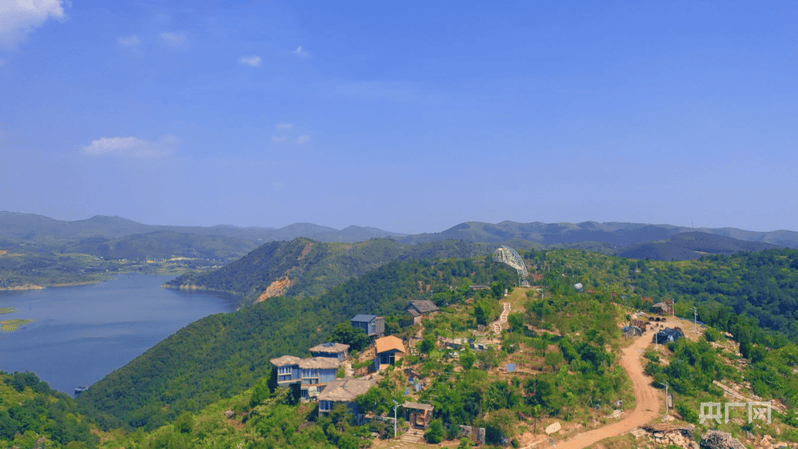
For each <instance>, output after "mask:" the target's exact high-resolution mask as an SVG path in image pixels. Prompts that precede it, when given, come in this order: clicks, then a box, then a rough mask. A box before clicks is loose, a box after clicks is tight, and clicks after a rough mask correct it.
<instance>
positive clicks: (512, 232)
mask: <svg viewBox="0 0 798 449" xmlns="http://www.w3.org/2000/svg"><path fill="white" fill-rule="evenodd" d="M684 232H704V233H708V234H715V235H720V236H724V237H731V238H736V239H739V240H745V241H749V242H763V243H771V244H774V245H778V246H784V247H788V248H798V232H793V231H772V232H754V231H744V230H741V229H734V228H695V229H693V228H687V227H683V226H673V225H662V224H660V225H651V224H643V223H613V222H610V223H598V222H594V221H586V222H582V223H540V222H534V223H516V222H512V221H503V222H501V223H497V224H492V223H482V222H473V221H472V222H465V223H461V224H459V225H457V226H453V227H451V228H449V229H447V230H445V231H443V232H439V233H434V234H417V235H408V236H403V237H395V238H396V240H397V241H400V242H402V243H408V244H410V243H420V242H431V241H436V240H448V239H455V240H466V241H469V242H488V243H503V242H508V241H511V240H513V239H520V240H527V241H530V242H536V243H541V244H544V245H557V244H572V243H576V242H600V243H605V244H609V245H614V246H616V247H621V246H627V245H633V244H638V243H643V242H649V241H659V240H665V239H667V238H669V237H672V236H674V235H677V234H681V233H684Z"/></svg>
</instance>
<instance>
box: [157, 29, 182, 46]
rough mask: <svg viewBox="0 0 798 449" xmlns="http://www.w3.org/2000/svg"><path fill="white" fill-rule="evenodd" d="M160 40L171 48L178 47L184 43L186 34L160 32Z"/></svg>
mask: <svg viewBox="0 0 798 449" xmlns="http://www.w3.org/2000/svg"><path fill="white" fill-rule="evenodd" d="M161 40H162V41H163V42H164V43H165V44H166V45H168V46H170V47H172V48H180V47H182V46H183V45H184V44H185V43H186V40H187V38H186V35H185V34H184V33H169V32H163V33H161Z"/></svg>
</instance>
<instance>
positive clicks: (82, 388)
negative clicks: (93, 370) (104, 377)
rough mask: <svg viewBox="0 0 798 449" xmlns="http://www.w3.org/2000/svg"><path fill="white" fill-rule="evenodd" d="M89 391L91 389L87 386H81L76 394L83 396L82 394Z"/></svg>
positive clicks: (76, 389) (76, 390)
mask: <svg viewBox="0 0 798 449" xmlns="http://www.w3.org/2000/svg"><path fill="white" fill-rule="evenodd" d="M88 389H89V387H85V386H83V385H81V386H79V387H77V388H75V394H81V393H83V392H84V391H86V390H88Z"/></svg>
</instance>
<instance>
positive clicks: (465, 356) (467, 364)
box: [460, 348, 477, 371]
mask: <svg viewBox="0 0 798 449" xmlns="http://www.w3.org/2000/svg"><path fill="white" fill-rule="evenodd" d="M476 361H477V356H476V355H474V353H473V352H472V351H471V349H468V348H466V349H465V351H462V352H461V353H460V364H461V365H463V368H464V369H465V370H466V371H468V370H470V369H471V367H473V366H474V362H476Z"/></svg>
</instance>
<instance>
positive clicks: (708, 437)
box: [701, 430, 745, 449]
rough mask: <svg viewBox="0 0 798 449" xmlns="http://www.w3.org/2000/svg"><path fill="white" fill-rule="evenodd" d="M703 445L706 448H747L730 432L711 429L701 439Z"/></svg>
mask: <svg viewBox="0 0 798 449" xmlns="http://www.w3.org/2000/svg"><path fill="white" fill-rule="evenodd" d="M701 447H702V448H704V449H745V446H744V445H743V443H741V442H740V440H738V439H737V438H734V437H733V436H731V434H730V433H729V432H723V431H721V430H709V431H707V433H705V434H704V436H703V438H702V439H701Z"/></svg>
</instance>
